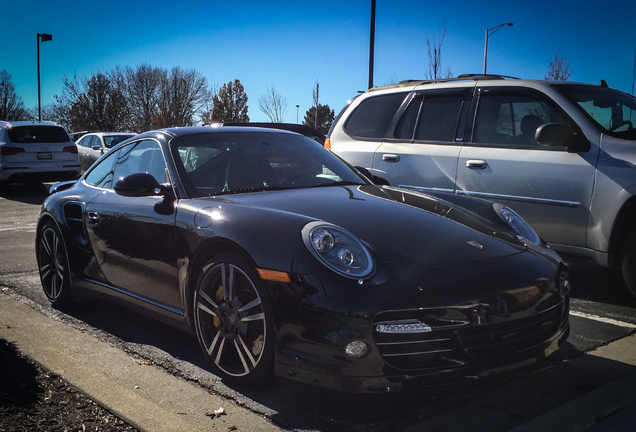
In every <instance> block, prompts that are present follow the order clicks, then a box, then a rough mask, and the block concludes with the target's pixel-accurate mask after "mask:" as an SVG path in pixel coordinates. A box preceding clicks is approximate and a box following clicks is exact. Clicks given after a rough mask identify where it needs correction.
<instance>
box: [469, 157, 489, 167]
mask: <svg viewBox="0 0 636 432" xmlns="http://www.w3.org/2000/svg"><path fill="white" fill-rule="evenodd" d="M487 166H488V162H486V161H485V160H477V159H468V160H467V161H466V168H468V169H485V168H486V167H487Z"/></svg>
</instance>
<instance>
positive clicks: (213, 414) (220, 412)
mask: <svg viewBox="0 0 636 432" xmlns="http://www.w3.org/2000/svg"><path fill="white" fill-rule="evenodd" d="M205 415H206V416H208V417H214V418H219V417H221V416H222V415H225V410H224V409H223V407H221V408H219V409H218V410H214V411H212V412H207V413H205Z"/></svg>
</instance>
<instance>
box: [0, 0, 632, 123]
mask: <svg viewBox="0 0 636 432" xmlns="http://www.w3.org/2000/svg"><path fill="white" fill-rule="evenodd" d="M0 4H2V8H1V9H0V10H2V26H1V27H0V47H2V56H1V57H0V58H1V60H0V70H6V71H7V72H8V73H9V74H10V75H11V77H12V81H13V83H14V84H15V86H16V91H17V93H18V94H19V95H20V96H21V97H22V99H23V101H24V103H25V105H26V106H27V108H37V55H36V54H37V50H36V48H37V46H36V34H37V33H50V34H52V35H53V40H52V41H50V42H44V43H41V44H40V62H41V75H42V79H41V83H42V104H43V105H46V104H49V103H51V102H53V101H54V96H55V95H59V94H61V93H62V89H63V85H62V80H63V78H64V77H68V78H72V77H73V75H74V74H77V76H79V77H83V76H85V77H90V76H92V75H93V74H95V73H97V72H101V71H109V70H112V69H113V68H114V67H116V66H131V67H133V68H135V67H136V66H138V65H140V64H144V63H146V64H150V65H152V66H158V67H162V68H166V69H171V68H173V67H176V66H180V67H182V68H186V69H195V70H197V71H198V72H200V73H201V74H203V75H204V76H205V77H206V78H207V79H208V80H210V81H211V82H212V83H214V84H215V86H216V87H220V86H221V85H222V84H224V83H227V82H229V81H231V80H234V79H239V80H241V83H242V84H243V86H244V87H245V91H246V93H247V96H248V98H249V100H248V105H249V112H248V114H249V116H250V118H251V120H252V121H268V119H267V117H266V116H265V114H263V113H262V112H261V111H260V110H259V108H258V99H259V97H260V96H262V95H263V94H265V93H266V90H267V87H268V86H269V87H272V86H273V87H274V88H275V89H276V90H277V92H278V93H280V94H281V95H282V96H283V97H284V98H285V99H286V100H287V103H288V111H287V115H286V118H285V120H286V121H287V122H291V123H295V122H296V112H297V110H296V105H300V108H299V110H298V112H299V119H300V121H302V119H303V117H304V114H305V112H306V111H307V109H309V108H310V107H311V105H312V103H313V102H312V90H313V89H314V88H315V85H316V82H318V83H319V84H320V93H319V96H320V103H321V104H328V105H329V106H330V107H331V108H332V109H334V110H335V111H336V113H338V112H339V111H340V109H341V108H342V107H343V106H344V105H345V104H346V102H347V100H348V99H350V98H351V97H352V96H354V95H355V94H356V93H357V92H358V91H359V90H366V88H367V86H368V74H369V72H368V67H369V20H370V10H371V6H370V5H371V0H358V1H348V0H336V1H332V0H322V1H320V2H317V1H312V2H305V1H302V0H296V1H276V0H272V1H268V2H265V1H249V0H248V1H232V0H226V1H216V0H207V1H197V0H182V1H179V2H176V1H167V0H156V1H152V2H150V1H141V0H126V1H124V0H111V1H99V2H97V1H90V0H89V1H86V0H81V1H55V0H53V1H51V0H20V1H18V0H2V3H0ZM634 19H636V1H634V0H615V1H612V0H609V1H607V2H603V3H598V2H588V1H580V0H577V1H571V0H562V1H545V0H535V1H531V2H530V1H529V2H515V1H512V2H511V1H509V0H508V1H498V0H484V1H481V2H465V1H454V0H446V1H444V2H439V1H415V0H376V39H375V68H374V78H375V79H374V84H375V85H385V84H390V83H393V82H397V81H399V80H403V79H423V78H425V76H426V71H427V65H428V57H427V50H426V37H427V35H428V36H429V37H437V36H438V33H439V31H440V30H441V29H442V28H443V26H444V23H446V38H445V39H444V43H443V46H442V61H443V65H444V67H445V68H446V67H448V68H450V69H451V72H452V73H453V74H454V75H459V74H462V73H481V72H482V71H483V61H484V39H485V31H486V28H493V27H495V26H497V25H499V24H502V23H506V22H512V23H514V26H512V27H507V26H506V27H503V28H501V29H500V30H499V31H497V32H496V33H495V34H494V35H492V36H491V37H490V38H489V42H488V72H489V73H497V74H502V75H510V76H515V77H520V78H535V79H543V78H544V76H545V74H546V72H547V69H548V61H549V60H550V59H552V58H553V57H554V53H555V51H557V50H560V54H561V56H563V57H564V58H565V59H567V60H569V62H570V69H571V70H572V76H571V77H570V81H582V82H589V83H600V80H601V79H604V80H606V81H607V82H608V84H609V85H610V86H611V87H614V88H618V89H620V90H623V91H625V92H628V93H632V86H633V73H634V60H635V56H636V29H635V28H634Z"/></svg>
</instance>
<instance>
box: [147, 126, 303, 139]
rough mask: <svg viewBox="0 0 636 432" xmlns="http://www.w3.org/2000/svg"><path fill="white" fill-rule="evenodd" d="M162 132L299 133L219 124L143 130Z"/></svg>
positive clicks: (177, 133)
mask: <svg viewBox="0 0 636 432" xmlns="http://www.w3.org/2000/svg"><path fill="white" fill-rule="evenodd" d="M157 132H163V133H166V134H169V135H172V136H175V137H176V136H185V135H194V134H204V133H227V132H234V133H236V132H242V133H245V132H248V133H256V132H259V133H269V134H277V133H282V134H289V135H299V134H297V133H295V132H289V131H286V130H282V129H271V128H261V127H251V126H250V127H245V126H220V125H212V127H210V126H185V127H172V128H165V129H158V130H154V131H148V132H144V135H145V134H147V133H157Z"/></svg>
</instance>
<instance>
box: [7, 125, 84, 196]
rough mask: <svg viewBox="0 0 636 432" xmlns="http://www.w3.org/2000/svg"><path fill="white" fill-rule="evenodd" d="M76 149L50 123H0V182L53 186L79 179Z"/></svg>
mask: <svg viewBox="0 0 636 432" xmlns="http://www.w3.org/2000/svg"><path fill="white" fill-rule="evenodd" d="M79 174H80V163H79V158H78V152H77V147H76V146H75V143H74V142H73V141H72V140H71V138H70V137H69V136H68V134H67V133H66V131H65V130H64V128H62V127H61V126H59V125H57V124H55V123H50V122H31V121H15V122H7V121H0V182H2V183H21V182H54V181H63V180H73V179H76V178H78V177H79Z"/></svg>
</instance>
